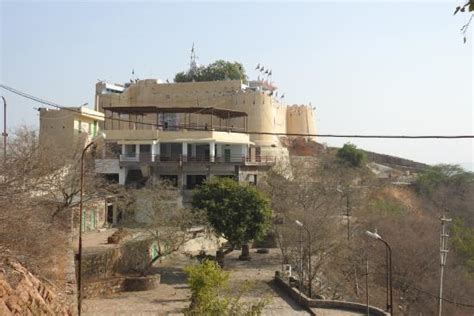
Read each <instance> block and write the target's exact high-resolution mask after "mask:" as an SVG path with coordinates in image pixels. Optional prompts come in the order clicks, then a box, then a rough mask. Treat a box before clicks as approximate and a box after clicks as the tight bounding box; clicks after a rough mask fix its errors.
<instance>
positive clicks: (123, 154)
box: [122, 144, 125, 158]
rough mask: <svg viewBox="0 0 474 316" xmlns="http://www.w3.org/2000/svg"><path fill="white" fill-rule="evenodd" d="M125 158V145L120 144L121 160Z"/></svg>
mask: <svg viewBox="0 0 474 316" xmlns="http://www.w3.org/2000/svg"><path fill="white" fill-rule="evenodd" d="M123 157H125V144H122V158H123Z"/></svg>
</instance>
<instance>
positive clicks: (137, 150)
mask: <svg viewBox="0 0 474 316" xmlns="http://www.w3.org/2000/svg"><path fill="white" fill-rule="evenodd" d="M135 158H137V160H138V161H140V144H135Z"/></svg>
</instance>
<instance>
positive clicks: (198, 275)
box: [185, 260, 266, 316]
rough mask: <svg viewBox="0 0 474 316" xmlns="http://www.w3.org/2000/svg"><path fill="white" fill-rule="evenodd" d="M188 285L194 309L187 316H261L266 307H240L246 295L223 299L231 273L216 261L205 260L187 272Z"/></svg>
mask: <svg viewBox="0 0 474 316" xmlns="http://www.w3.org/2000/svg"><path fill="white" fill-rule="evenodd" d="M185 272H186V274H187V276H188V279H187V283H188V285H189V288H190V290H191V306H190V307H189V309H188V310H187V311H186V314H187V315H223V316H226V315H249V316H250V315H260V314H261V312H262V310H263V308H264V307H265V305H266V301H265V300H259V301H256V302H250V303H241V302H239V301H240V298H241V296H242V294H243V291H240V293H238V294H237V296H235V297H230V296H229V295H224V294H223V292H224V290H225V289H226V288H227V287H228V285H227V283H228V280H229V273H228V272H224V271H222V269H221V268H220V267H219V265H217V264H216V263H215V262H214V261H209V260H205V261H203V262H202V263H201V264H196V265H192V266H188V267H186V268H185Z"/></svg>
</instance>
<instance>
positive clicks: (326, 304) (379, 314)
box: [274, 276, 390, 316]
mask: <svg viewBox="0 0 474 316" xmlns="http://www.w3.org/2000/svg"><path fill="white" fill-rule="evenodd" d="M274 282H275V284H276V285H277V286H278V287H279V288H281V289H282V290H283V291H285V292H286V293H287V294H288V295H290V296H291V298H293V299H294V300H295V301H297V302H300V304H301V305H303V306H304V307H306V308H307V309H309V310H311V308H326V309H333V310H344V311H350V312H356V313H366V312H367V305H364V304H360V303H354V302H346V301H336V300H318V299H312V298H309V297H307V296H306V295H305V294H303V293H301V292H300V291H299V290H298V289H296V288H294V287H291V286H290V285H289V284H288V283H286V281H285V280H284V279H282V278H281V277H278V276H275V278H274ZM369 314H370V315H373V316H388V315H390V314H389V313H387V312H385V311H383V310H382V309H380V308H377V307H374V306H369Z"/></svg>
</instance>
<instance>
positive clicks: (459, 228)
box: [451, 218, 474, 274]
mask: <svg viewBox="0 0 474 316" xmlns="http://www.w3.org/2000/svg"><path fill="white" fill-rule="evenodd" d="M451 233H452V237H451V238H452V239H451V243H452V245H453V248H454V249H455V251H456V252H457V253H458V254H459V255H460V256H461V257H462V258H463V260H464V266H465V267H466V268H467V269H468V271H469V273H472V274H474V228H472V227H467V226H466V225H465V223H464V221H463V220H462V219H461V218H456V219H455V220H454V221H453V224H452V226H451Z"/></svg>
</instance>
